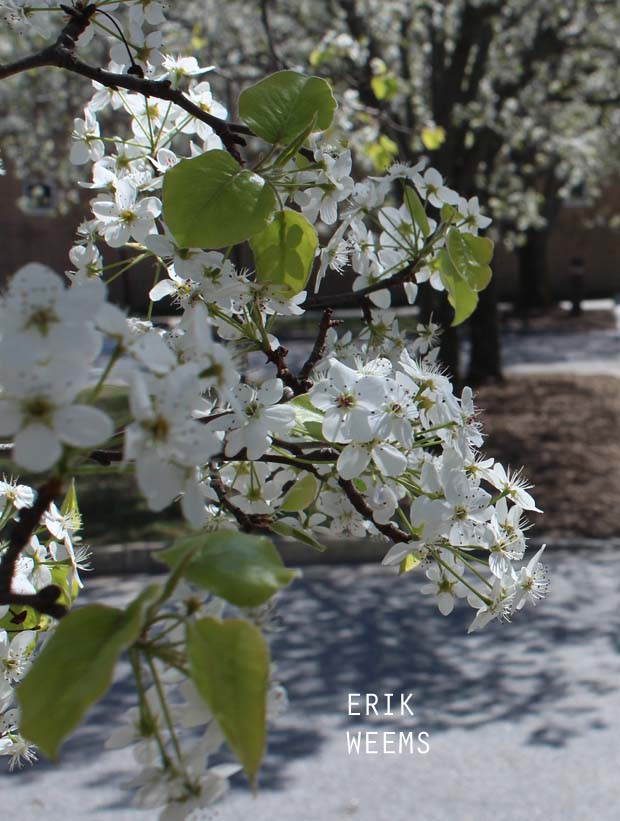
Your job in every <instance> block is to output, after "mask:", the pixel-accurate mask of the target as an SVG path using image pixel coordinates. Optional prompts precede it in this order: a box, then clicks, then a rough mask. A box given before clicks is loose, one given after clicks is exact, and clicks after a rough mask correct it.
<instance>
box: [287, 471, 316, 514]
mask: <svg viewBox="0 0 620 821" xmlns="http://www.w3.org/2000/svg"><path fill="white" fill-rule="evenodd" d="M318 489H319V483H318V482H317V480H316V479H315V477H314V476H313V475H312V474H311V473H307V474H306V475H305V476H304V477H303V478H301V479H299V480H298V481H296V482H295V483H294V484H293V487H292V488H291V489H290V490H289V491H288V493H287V494H286V496H285V497H284V499H283V500H282V504H281V506H280V507H281V509H282V510H284V511H286V512H287V513H297V512H298V511H300V510H306V508H308V507H310V505H311V504H312V502H313V501H314V500H315V498H316V494H317V492H318Z"/></svg>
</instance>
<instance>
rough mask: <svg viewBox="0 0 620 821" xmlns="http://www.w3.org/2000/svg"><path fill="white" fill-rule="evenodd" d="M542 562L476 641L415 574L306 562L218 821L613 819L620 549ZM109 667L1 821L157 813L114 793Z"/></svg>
mask: <svg viewBox="0 0 620 821" xmlns="http://www.w3.org/2000/svg"><path fill="white" fill-rule="evenodd" d="M548 563H549V564H550V568H551V574H552V587H551V591H550V594H549V597H548V599H547V600H546V601H545V602H543V603H541V604H540V605H539V606H538V607H537V608H535V609H530V610H525V611H523V612H522V613H519V614H518V615H517V616H516V617H515V618H514V620H513V622H512V623H511V624H503V625H502V624H492V625H490V626H489V627H488V628H487V629H485V631H483V632H481V633H474V634H471V635H467V633H466V629H467V624H468V622H469V619H470V616H471V612H472V611H471V610H470V609H469V608H468V607H467V606H461V607H460V608H458V609H457V611H455V613H454V614H453V615H452V616H450V617H448V618H444V617H442V616H441V615H440V614H439V613H438V611H437V610H436V609H435V608H434V606H433V604H432V603H431V602H430V601H429V600H428V599H427V598H426V597H424V596H422V595H421V594H420V593H419V590H418V589H417V588H418V587H419V584H420V579H419V578H417V577H416V575H415V574H410V575H408V576H405V577H402V578H399V577H396V576H394V574H393V573H392V572H391V571H390V570H388V569H386V568H382V567H381V566H377V565H371V564H365V565H358V566H337V567H334V566H331V567H330V566H314V567H309V568H306V569H305V570H304V575H303V578H302V579H301V580H299V581H297V582H295V584H294V586H293V587H291V588H290V589H289V590H287V591H285V592H284V593H283V594H282V596H281V599H280V611H281V617H282V620H283V625H284V628H285V629H284V630H282V631H281V632H279V633H276V634H274V636H273V645H272V655H273V659H274V661H275V662H276V663H277V665H278V671H279V677H280V679H281V680H282V681H283V683H284V684H285V685H286V687H287V689H288V694H289V698H290V708H289V710H288V712H287V713H285V714H284V715H283V716H281V717H280V718H279V719H278V720H277V721H276V722H275V724H274V725H273V727H272V728H271V731H270V740H269V750H268V753H267V756H266V759H265V763H264V767H263V770H262V773H261V777H260V781H259V787H260V788H259V793H258V797H257V798H254V797H253V796H252V794H251V793H250V792H249V790H248V789H247V787H246V785H245V784H244V781H243V778H242V777H239V778H238V779H237V778H236V780H235V785H234V787H233V789H232V791H231V792H230V793H229V795H228V796H227V797H226V798H224V800H223V801H222V802H221V803H220V804H219V805H218V819H219V821H246V820H247V819H252V820H253V821H343V820H344V819H354V821H418V819H419V821H454V820H455V819H456V821H526V819H527V821H537V819H546V821H555V819H557V820H558V821H560V820H561V821H589V820H590V819H596V820H597V821H617V819H618V818H619V817H620V779H618V775H617V772H618V758H619V752H620V740H619V739H620V689H619V688H620V609H619V607H618V604H619V599H620V552H618V550H617V549H613V548H607V549H602V548H600V549H598V550H595V551H592V550H589V551H585V550H571V551H567V550H556V551H554V552H552V553H551V554H549V556H548ZM144 581H145V580H144V578H143V577H139V576H133V577H125V578H120V577H118V578H116V577H99V578H91V580H90V583H89V584H88V587H87V591H88V593H87V596H88V597H89V598H91V599H99V600H101V599H103V600H105V601H108V602H110V603H113V604H118V603H121V602H123V601H125V600H127V599H128V598H129V597H130V596H131V595H132V594H134V593H135V592H136V591H137V590H138V589H139V586H140V585H141V584H143V583H144ZM119 672H120V679H119V680H118V681H117V682H116V683H115V685H114V686H113V688H112V689H111V691H110V692H109V693H108V695H107V696H106V697H105V699H104V700H103V701H102V702H101V703H100V704H99V705H98V706H97V707H96V708H95V709H94V710H93V711H92V713H91V715H90V716H89V718H88V721H87V722H86V724H85V725H84V726H83V727H82V728H81V729H80V730H79V731H77V732H76V733H75V735H74V736H73V737H72V738H71V739H69V740H68V741H67V743H66V744H65V746H64V748H63V751H62V756H61V761H60V764H59V765H52V764H49V763H47V762H41V763H39V764H38V765H36V766H35V767H33V768H28V769H26V770H23V771H21V772H17V773H13V774H8V773H7V774H2V775H1V776H0V798H1V799H3V800H2V803H1V806H2V812H1V813H0V817H1V818H3V819H4V818H7V819H9V818H11V819H12V818H19V819H20V820H21V821H82V819H83V820H84V821H90V820H91V819H92V821H140V819H156V818H157V813H156V812H154V811H150V812H145V811H138V810H134V809H131V806H130V803H129V795H128V794H127V793H125V792H124V791H122V790H121V789H119V786H118V785H119V782H120V781H123V780H124V779H125V778H126V777H130V776H131V773H132V771H133V769H132V767H133V762H132V757H131V754H130V753H129V752H127V751H116V752H106V751H102V744H103V741H104V740H105V738H106V734H107V733H108V732H109V729H110V728H111V727H113V726H116V725H117V723H118V722H119V721H120V720H121V719H122V716H123V713H124V712H125V710H126V709H127V707H128V706H129V705H130V704H131V692H130V690H129V688H128V684H127V679H126V674H127V669H126V667H123V668H122V669H121V670H120V671H119ZM367 693H369V694H377V695H381V694H384V693H393V694H394V696H393V698H392V704H391V706H392V709H391V712H394V713H395V715H394V716H386V715H379V716H370V717H366V716H359V717H351V716H349V715H348V712H349V694H362V695H361V696H357V695H356V696H353V698H352V702H351V708H352V710H353V711H355V712H362V710H360V707H359V706H357V705H358V703H359V702H362V700H363V694H367ZM410 694H411V697H410V698H409V699H408V700H407V696H408V695H410ZM401 695H402V696H403V699H404V701H405V705H406V706H405V707H404V708H403V709H402V712H403V713H404V715H402V716H400V715H398V713H399V712H401V709H400V702H399V701H398V699H399V696H401ZM372 703H373V699H372V698H371V704H372ZM377 706H378V708H381V707H382V706H383V710H382V711H381V710H380V711H381V712H383V713H385V712H386V710H385V698H383V699H379V702H378V705H377ZM409 709H412V710H413V713H414V715H413V716H411V715H410V714H409ZM347 732H349V734H350V735H349V742H348V741H347ZM358 732H359V733H362V734H365V733H367V732H370V735H369V736H366V735H362V736H360V740H361V745H362V746H364V745H365V744H368V752H366V751H365V752H364V753H363V754H362V753H359V754H358V753H356V752H355V750H352V751H351V752H349V750H348V743H350V739H351V737H352V736H351V734H354V737H355V738H357V737H358V736H357V733H358ZM401 733H402V736H399V734H401ZM408 733H412V738H413V739H414V742H413V744H410V743H409V740H408V735H407V734H408ZM420 733H428V735H427V736H420V735H419V734H420ZM373 734H374V735H373ZM419 739H422V741H423V742H425V743H426V744H424V743H422V742H421V741H420V740H419ZM399 740H400V743H401V750H400V752H399V751H398V744H399ZM426 747H428V750H427V751H424V752H422V750H425V749H426ZM9 808H10V809H9ZM5 813H6V814H5Z"/></svg>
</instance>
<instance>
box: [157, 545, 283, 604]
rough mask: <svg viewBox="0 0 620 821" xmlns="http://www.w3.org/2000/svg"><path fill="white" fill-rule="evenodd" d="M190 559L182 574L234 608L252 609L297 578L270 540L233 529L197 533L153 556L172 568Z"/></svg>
mask: <svg viewBox="0 0 620 821" xmlns="http://www.w3.org/2000/svg"><path fill="white" fill-rule="evenodd" d="M188 552H189V553H191V554H192V558H191V559H190V560H189V561H188V562H187V564H186V565H185V569H184V570H183V573H182V575H183V576H184V577H185V578H186V579H188V581H191V582H193V584H197V585H198V586H199V587H203V588H204V589H205V590H209V591H210V592H211V593H213V594H215V595H216V596H221V597H222V598H223V599H226V601H229V602H230V603H231V604H236V605H237V606H238V607H256V606H257V605H259V604H263V603H264V602H266V601H267V599H269V598H271V596H273V594H274V593H276V592H277V591H278V590H280V589H281V588H282V587H286V585H287V584H289V583H290V582H291V580H292V579H294V578H295V576H296V575H297V574H296V572H295V571H294V570H288V569H287V568H286V567H285V566H284V564H283V562H282V559H281V558H280V554H279V553H278V551H277V550H276V548H275V547H274V545H273V542H272V541H271V540H270V539H267V538H266V537H265V536H253V535H251V534H249V533H240V532H239V531H237V530H220V531H216V532H214V533H201V534H199V535H197V536H190V537H189V538H187V539H183V540H182V541H180V542H178V543H177V544H176V545H173V546H172V547H171V548H169V549H168V550H163V551H162V552H160V553H158V554H157V557H158V559H161V560H162V561H163V562H164V563H165V564H167V565H168V567H176V566H177V565H178V564H179V563H180V562H182V561H183V560H184V559H185V558H186V556H187V554H188Z"/></svg>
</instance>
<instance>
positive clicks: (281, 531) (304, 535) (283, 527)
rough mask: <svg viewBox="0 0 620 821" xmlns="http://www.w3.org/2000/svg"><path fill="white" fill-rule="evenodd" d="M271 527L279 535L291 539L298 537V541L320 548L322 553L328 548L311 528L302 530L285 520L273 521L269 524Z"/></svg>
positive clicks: (315, 548) (316, 548)
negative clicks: (311, 531) (318, 540)
mask: <svg viewBox="0 0 620 821" xmlns="http://www.w3.org/2000/svg"><path fill="white" fill-rule="evenodd" d="M269 527H270V529H271V530H273V532H274V533H277V534H278V535H279V536H286V537H288V538H291V539H297V541H298V542H302V543H303V544H307V545H308V547H312V548H314V550H318V551H319V552H320V553H324V552H325V550H326V547H325V545H322V544H321V543H320V542H317V540H316V539H315V538H314V536H313V535H312V534H311V533H310V531H309V530H302V529H301V528H300V527H293V525H288V524H286V523H285V522H282V521H279V522H272V523H271V524H270V525H269Z"/></svg>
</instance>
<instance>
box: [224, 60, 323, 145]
mask: <svg viewBox="0 0 620 821" xmlns="http://www.w3.org/2000/svg"><path fill="white" fill-rule="evenodd" d="M335 110H336V100H335V99H334V95H333V94H332V90H331V88H330V86H329V83H328V82H326V81H325V80H322V79H321V78H320V77H307V76H306V75H304V74H299V72H297V71H279V72H277V74H272V75H271V76H270V77H266V78H265V79H264V80H261V81H260V82H258V83H256V84H255V85H253V86H250V87H249V88H246V89H245V91H243V92H242V93H241V95H240V97H239V116H240V117H241V119H242V120H243V122H244V123H246V125H248V126H249V127H250V128H251V129H252V131H253V132H254V133H255V134H256V135H257V136H258V137H262V138H263V140H266V141H267V142H268V143H278V144H279V145H284V144H286V143H289V142H290V141H291V140H294V139H295V137H297V136H298V135H299V134H300V133H301V132H303V131H304V129H305V128H307V126H309V125H310V123H311V122H312V120H313V119H314V118H316V124H315V129H316V131H324V130H325V129H326V128H329V126H330V124H331V121H332V119H333V117H334V111H335Z"/></svg>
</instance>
